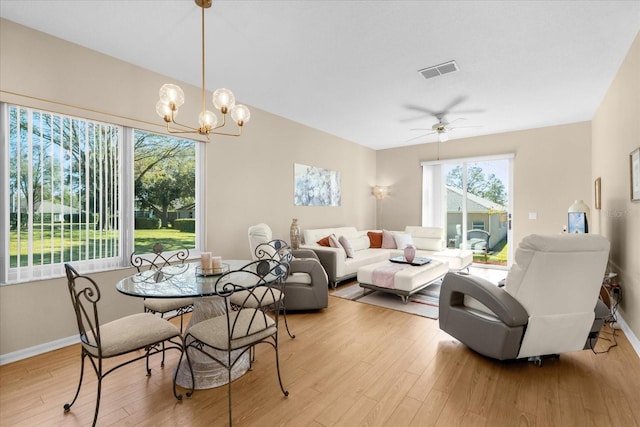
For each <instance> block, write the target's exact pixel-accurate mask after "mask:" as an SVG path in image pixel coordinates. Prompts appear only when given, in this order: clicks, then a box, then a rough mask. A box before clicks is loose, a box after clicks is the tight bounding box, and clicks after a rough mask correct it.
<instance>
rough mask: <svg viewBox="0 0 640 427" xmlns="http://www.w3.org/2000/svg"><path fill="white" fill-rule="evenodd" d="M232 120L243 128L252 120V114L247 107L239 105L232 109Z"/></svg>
mask: <svg viewBox="0 0 640 427" xmlns="http://www.w3.org/2000/svg"><path fill="white" fill-rule="evenodd" d="M231 118H232V119H233V121H234V122H236V123H237V124H238V126H242V125H244V124H245V123H247V122H248V121H249V119H250V118H251V112H250V111H249V108H247V107H246V106H245V105H242V104H238V105H236V106H234V107H233V108H232V109H231Z"/></svg>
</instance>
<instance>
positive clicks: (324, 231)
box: [302, 227, 358, 245]
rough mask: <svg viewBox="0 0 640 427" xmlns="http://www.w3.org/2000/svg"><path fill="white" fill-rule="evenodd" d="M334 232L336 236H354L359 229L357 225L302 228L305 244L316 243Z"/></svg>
mask: <svg viewBox="0 0 640 427" xmlns="http://www.w3.org/2000/svg"><path fill="white" fill-rule="evenodd" d="M332 233H333V234H335V235H336V236H352V235H355V234H358V230H357V229H356V228H355V227H334V228H308V229H304V230H302V237H303V239H304V243H305V244H307V245H313V244H316V242H317V241H318V240H320V239H322V238H323V237H325V236H329V235H330V234H332Z"/></svg>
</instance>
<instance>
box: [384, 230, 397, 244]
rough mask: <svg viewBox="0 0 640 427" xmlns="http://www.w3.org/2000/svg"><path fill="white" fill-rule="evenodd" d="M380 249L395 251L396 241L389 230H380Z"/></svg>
mask: <svg viewBox="0 0 640 427" xmlns="http://www.w3.org/2000/svg"><path fill="white" fill-rule="evenodd" d="M382 248H383V249H395V248H397V246H396V239H394V238H393V233H392V232H390V231H389V230H382Z"/></svg>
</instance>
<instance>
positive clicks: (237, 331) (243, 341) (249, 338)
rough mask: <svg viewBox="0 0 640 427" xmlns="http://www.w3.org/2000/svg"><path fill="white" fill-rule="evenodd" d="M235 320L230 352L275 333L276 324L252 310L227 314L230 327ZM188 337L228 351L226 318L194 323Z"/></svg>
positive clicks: (221, 317) (219, 317)
mask: <svg viewBox="0 0 640 427" xmlns="http://www.w3.org/2000/svg"><path fill="white" fill-rule="evenodd" d="M236 318H238V319H237V322H236V324H235V328H234V330H233V336H232V340H231V350H235V349H238V348H242V347H246V346H248V345H251V344H253V343H255V342H257V341H260V340H262V339H264V338H266V337H268V336H271V335H274V334H275V333H276V331H277V328H276V322H275V321H274V320H273V319H272V318H270V317H269V316H267V315H265V314H263V313H262V312H261V311H259V310H256V309H253V308H245V309H242V310H240V311H233V312H231V313H229V322H230V323H231V325H233V322H235V321H236ZM263 319H264V320H263ZM188 335H191V336H193V337H194V338H195V339H197V340H198V341H201V342H203V343H205V344H207V345H209V346H210V347H214V348H217V349H222V350H228V349H229V345H228V344H229V342H228V340H229V337H228V328H227V316H225V315H223V316H218V317H213V318H211V319H209V320H205V321H203V322H200V323H196V324H195V325H193V326H192V327H191V328H190V329H189V331H188Z"/></svg>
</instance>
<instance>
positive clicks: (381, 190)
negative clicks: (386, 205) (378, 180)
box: [373, 185, 389, 200]
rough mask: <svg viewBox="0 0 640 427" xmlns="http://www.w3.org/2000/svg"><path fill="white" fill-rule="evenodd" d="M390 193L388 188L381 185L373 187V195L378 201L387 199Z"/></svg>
mask: <svg viewBox="0 0 640 427" xmlns="http://www.w3.org/2000/svg"><path fill="white" fill-rule="evenodd" d="M388 192H389V189H388V188H387V187H382V186H379V185H376V186H375V187H373V195H374V196H376V199H378V200H382V199H384V198H385V197H387V193H388Z"/></svg>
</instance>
